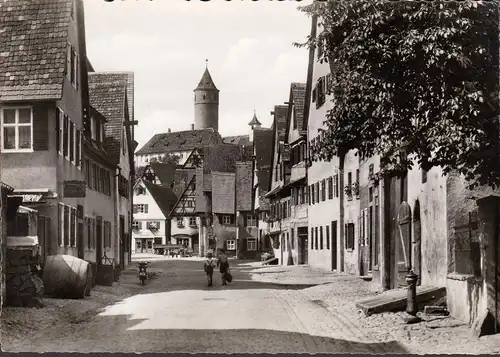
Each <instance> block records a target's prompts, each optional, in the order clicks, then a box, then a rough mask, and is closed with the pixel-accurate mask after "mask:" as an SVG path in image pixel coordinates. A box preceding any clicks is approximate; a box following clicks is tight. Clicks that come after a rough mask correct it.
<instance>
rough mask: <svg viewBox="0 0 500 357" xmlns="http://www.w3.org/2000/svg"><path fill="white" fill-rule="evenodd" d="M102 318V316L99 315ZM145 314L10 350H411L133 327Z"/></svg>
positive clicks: (292, 335) (277, 335)
mask: <svg viewBox="0 0 500 357" xmlns="http://www.w3.org/2000/svg"><path fill="white" fill-rule="evenodd" d="M99 320H100V321H99ZM143 321H145V320H144V319H130V316H129V315H114V316H98V317H96V322H99V325H101V326H102V325H105V326H109V328H108V329H106V330H102V329H97V328H87V327H85V326H84V325H82V326H81V328H80V329H78V327H76V328H77V329H76V330H74V331H73V334H75V333H76V334H77V335H78V339H76V340H74V339H70V340H67V339H65V333H62V334H61V331H57V330H54V331H53V332H54V334H57V333H59V336H55V335H54V336H53V338H50V336H49V335H45V336H44V339H43V340H32V341H30V342H27V343H26V344H24V345H23V346H17V347H16V348H15V349H9V348H8V346H5V347H6V350H5V352H23V351H29V352H49V351H50V352H94V353H97V352H122V353H127V352H128V353H131V352H142V353H144V352H156V353H321V352H323V353H370V354H379V353H380V354H381V353H408V351H407V350H406V349H405V348H404V347H403V346H401V345H400V344H399V343H398V342H396V341H391V342H386V343H363V342H357V341H348V340H343V339H333V338H327V337H320V336H310V335H307V334H303V333H296V332H286V331H274V330H264V329H133V328H134V327H135V326H138V325H139V324H140V323H141V322H143Z"/></svg>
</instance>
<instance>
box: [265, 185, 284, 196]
mask: <svg viewBox="0 0 500 357" xmlns="http://www.w3.org/2000/svg"><path fill="white" fill-rule="evenodd" d="M281 188H282V187H281V186H278V187H275V188H274V189H272V190H271V191H269V192H268V193H266V194H265V195H264V197H265V198H270V197H271V196H274V195H275V194H276V193H277V192H279V190H281Z"/></svg>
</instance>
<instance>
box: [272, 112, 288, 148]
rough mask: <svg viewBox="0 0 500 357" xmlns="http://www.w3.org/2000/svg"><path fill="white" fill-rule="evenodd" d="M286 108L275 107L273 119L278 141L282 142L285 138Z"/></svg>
mask: <svg viewBox="0 0 500 357" xmlns="http://www.w3.org/2000/svg"><path fill="white" fill-rule="evenodd" d="M287 114H288V106H287V105H275V106H274V118H275V122H276V127H277V130H278V135H279V141H284V140H285V138H286V122H287V120H286V119H287Z"/></svg>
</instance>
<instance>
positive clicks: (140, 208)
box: [134, 204, 148, 213]
mask: <svg viewBox="0 0 500 357" xmlns="http://www.w3.org/2000/svg"><path fill="white" fill-rule="evenodd" d="M134 213H148V205H147V204H137V205H134Z"/></svg>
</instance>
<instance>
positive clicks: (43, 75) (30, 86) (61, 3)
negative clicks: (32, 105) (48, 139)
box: [0, 0, 72, 101]
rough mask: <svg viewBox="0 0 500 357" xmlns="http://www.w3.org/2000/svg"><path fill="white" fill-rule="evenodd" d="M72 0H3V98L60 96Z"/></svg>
mask: <svg viewBox="0 0 500 357" xmlns="http://www.w3.org/2000/svg"><path fill="white" fill-rule="evenodd" d="M71 4H72V0H36V1H34V0H3V1H2V2H0V100H1V101H11V100H43V99H54V100H57V99H60V98H61V97H62V87H63V80H64V71H65V67H66V44H67V38H68V27H69V21H70V18H71Z"/></svg>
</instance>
